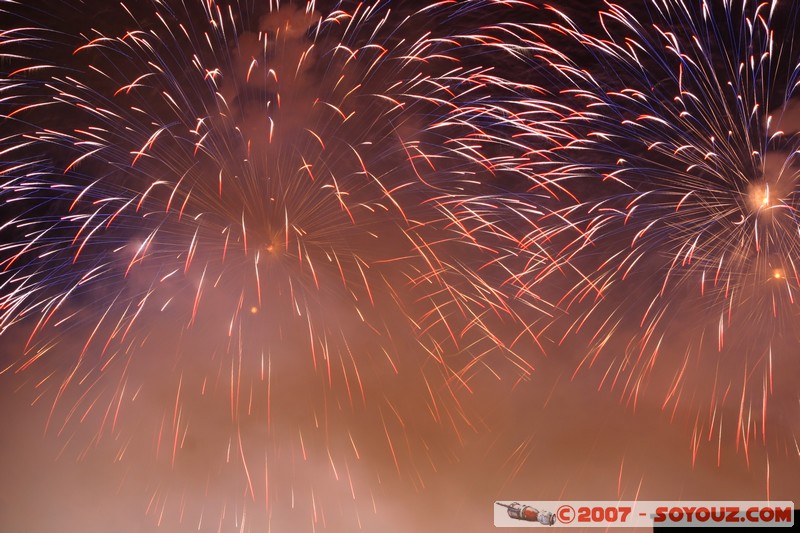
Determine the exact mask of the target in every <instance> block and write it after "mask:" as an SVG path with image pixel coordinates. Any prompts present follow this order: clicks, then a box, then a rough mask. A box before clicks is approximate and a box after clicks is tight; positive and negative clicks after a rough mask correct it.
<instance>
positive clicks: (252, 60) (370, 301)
mask: <svg viewBox="0 0 800 533" xmlns="http://www.w3.org/2000/svg"><path fill="white" fill-rule="evenodd" d="M503 5H504V4H503V3H495V2H483V1H480V2H478V1H476V2H467V3H464V4H461V5H449V4H448V3H442V4H433V5H431V6H429V7H426V8H424V9H422V10H419V11H415V12H409V13H407V14H403V13H394V12H393V11H392V9H390V7H389V5H388V3H383V2H376V3H371V4H358V5H354V6H352V9H350V8H346V7H342V6H340V7H339V8H337V9H334V10H331V11H329V12H327V13H326V14H319V13H318V12H317V10H316V5H315V3H314V2H311V3H309V4H307V5H303V6H299V5H296V4H287V5H285V6H283V7H281V8H280V9H278V8H277V7H275V8H270V9H269V10H266V11H264V12H258V11H257V10H255V9H232V8H231V7H229V6H227V5H224V4H221V3H216V2H197V3H196V4H186V3H181V2H175V3H167V4H164V3H162V2H154V3H153V4H152V5H137V6H135V7H133V6H126V5H120V6H118V7H115V8H114V9H113V10H110V11H108V12H107V22H106V27H105V28H100V29H95V28H92V27H89V26H88V25H87V24H83V23H82V22H80V21H79V20H77V19H78V18H79V17H77V16H76V15H75V14H73V15H72V18H69V17H68V18H67V19H66V20H62V21H60V22H59V21H57V20H51V18H52V17H50V15H49V14H47V13H42V12H40V11H37V10H36V9H32V10H30V11H28V10H26V9H24V8H22V7H18V8H17V7H15V9H14V12H13V13H9V15H11V16H15V17H17V18H18V19H19V20H20V23H19V26H18V27H17V28H15V29H10V30H6V31H5V32H4V33H3V35H2V37H3V41H2V44H1V45H2V50H3V52H4V56H3V58H4V61H6V63H7V64H10V65H11V68H10V69H9V71H8V72H7V73H6V74H5V76H4V79H3V100H2V106H3V107H2V113H3V117H4V123H5V125H7V126H8V129H7V131H8V133H7V134H6V136H5V137H4V139H3V146H2V153H3V159H2V164H3V168H2V173H3V176H4V183H3V186H2V198H3V200H4V215H3V228H2V231H3V232H4V235H5V237H6V238H5V241H6V244H4V245H3V247H2V257H0V261H1V263H0V265H2V274H1V275H2V278H0V288H1V289H2V292H1V293H0V310H2V316H1V317H0V326H2V329H3V332H4V335H6V336H7V338H8V337H9V336H11V335H15V336H16V335H18V334H19V332H21V331H23V330H24V331H25V338H26V341H24V342H23V343H22V344H23V345H24V347H22V348H21V350H22V353H24V356H22V357H19V358H16V360H15V361H14V362H13V363H12V364H10V365H8V366H7V367H6V369H5V371H7V372H15V373H19V374H20V375H23V376H24V375H26V373H28V374H29V375H31V376H34V375H37V374H36V373H35V372H33V370H34V369H35V368H37V367H39V368H42V369H44V370H42V371H41V372H40V374H41V375H42V376H44V377H43V378H41V380H39V378H36V383H37V384H36V386H37V388H40V389H41V390H42V395H41V397H42V398H46V399H47V400H48V401H50V402H51V405H52V407H51V409H50V412H51V416H50V419H49V422H48V425H49V426H51V427H53V428H54V429H53V431H56V432H58V433H59V434H62V433H63V434H65V435H70V434H74V432H73V430H72V429H71V428H73V427H74V426H75V425H77V424H83V423H89V422H90V421H91V422H94V423H95V424H96V427H97V428H98V429H97V430H96V433H95V438H94V439H93V440H92V442H93V443H96V442H99V439H101V438H102V437H105V438H106V439H112V440H113V441H114V442H117V443H118V449H117V454H116V457H115V460H118V461H122V460H123V458H125V457H128V458H130V457H131V456H137V457H138V455H140V454H143V455H146V453H145V452H144V451H142V450H147V452H148V453H150V454H151V455H152V456H154V457H155V458H156V460H157V461H162V462H166V463H167V464H169V467H170V469H172V470H173V471H175V472H178V474H180V475H178V476H175V477H176V478H178V479H181V478H182V479H190V480H191V482H190V483H189V485H196V484H199V485H203V486H206V487H209V486H213V485H214V484H215V483H217V482H218V481H219V480H220V479H223V478H225V477H226V476H231V475H234V474H231V473H230V472H229V470H228V468H226V467H225V465H227V464H233V465H234V467H235V471H236V472H238V474H236V475H238V476H240V479H241V487H242V490H241V494H237V495H234V496H232V497H230V498H222V499H217V500H216V501H215V502H214V503H213V504H208V505H200V506H199V508H191V505H189V504H187V503H186V500H187V498H188V499H191V494H189V492H186V491H187V490H189V491H191V489H186V488H185V487H184V488H183V489H181V488H176V487H175V486H174V484H172V483H170V482H168V481H164V482H163V483H158V484H157V486H155V488H154V489H153V491H152V492H153V493H152V498H151V500H150V505H149V506H148V509H147V511H148V513H149V514H152V515H153V516H155V517H157V518H158V521H159V523H160V522H161V520H162V519H163V517H164V515H165V513H166V514H167V515H169V514H170V513H173V514H175V515H176V516H179V517H180V521H182V522H187V523H188V522H194V523H196V524H199V526H208V527H211V528H215V527H217V526H218V527H222V524H223V522H225V521H226V520H233V521H235V522H236V524H237V525H241V526H242V528H244V527H245V524H246V522H247V521H246V518H245V515H246V514H247V511H246V509H251V511H250V513H251V517H252V514H253V511H252V506H250V507H248V506H247V504H246V503H242V502H251V501H257V502H259V503H263V505H261V506H260V508H261V511H260V512H262V513H263V512H266V513H267V514H268V515H269V520H272V509H273V508H278V509H289V508H294V500H295V491H297V493H298V497H302V498H303V499H305V500H310V501H315V496H314V495H315V492H317V493H318V492H319V491H320V490H321V489H320V487H319V486H316V485H315V483H318V484H323V483H326V482H327V481H313V480H312V478H311V477H310V475H306V474H305V472H306V466H303V465H308V464H313V465H314V467H313V468H311V470H316V469H319V468H324V469H325V471H327V472H328V473H329V474H330V475H329V476H328V477H329V478H330V479H329V480H328V481H330V483H334V484H341V485H342V486H343V487H347V491H348V492H349V493H350V494H352V498H353V500H357V502H358V503H356V504H355V507H356V513H355V517H356V519H358V516H359V514H358V513H359V510H360V511H361V512H364V510H365V509H369V508H372V507H373V505H374V504H373V503H370V496H369V491H368V490H366V489H365V490H363V491H361V490H360V489H358V488H354V482H353V476H351V471H353V470H356V469H357V465H358V464H359V460H361V459H362V458H363V457H365V456H366V457H370V456H374V457H378V456H386V457H391V461H390V462H389V464H390V468H388V473H392V472H394V471H395V470H396V475H398V476H400V477H405V478H408V479H411V480H412V482H414V483H416V484H420V483H422V481H421V480H422V477H423V476H422V473H423V472H424V471H425V470H429V469H431V468H434V469H435V468H436V463H437V462H438V461H439V460H440V459H439V458H440V457H441V456H446V454H447V452H446V451H445V452H443V451H441V450H436V449H435V448H436V447H435V446H433V445H432V444H431V442H432V440H434V439H432V438H431V437H430V435H431V433H432V432H435V431H441V430H442V429H445V430H447V431H450V432H452V433H453V434H455V435H456V436H459V435H460V433H461V432H462V431H464V430H465V429H469V428H472V427H473V426H474V424H475V423H476V422H475V421H473V420H472V417H470V416H467V414H466V413H465V411H464V409H462V406H461V403H460V402H461V399H460V397H461V393H462V392H463V391H465V390H467V391H468V390H470V387H471V382H473V381H474V380H476V379H477V378H478V376H481V375H484V374H486V375H488V376H490V377H492V379H494V377H500V376H501V375H502V374H505V373H506V371H507V370H508V369H512V370H513V375H515V376H520V375H521V376H525V375H527V374H529V373H530V371H531V370H532V366H531V363H530V362H529V361H528V359H527V358H526V357H522V356H520V355H519V354H518V353H517V352H518V350H517V348H518V347H519V346H523V347H524V348H525V352H526V353H530V352H531V350H532V349H535V346H536V342H535V340H536V339H535V336H534V335H533V334H532V333H531V328H530V325H531V324H533V323H534V322H535V321H536V320H537V318H538V317H545V316H547V309H548V307H547V305H545V304H544V303H543V302H541V301H539V300H535V299H534V300H531V301H530V303H525V302H523V301H515V300H514V299H513V298H512V292H511V285H509V286H508V287H505V286H504V285H503V284H502V283H501V281H502V280H503V279H505V278H506V277H507V273H508V271H509V268H510V265H513V262H514V261H516V260H518V259H517V258H518V253H517V247H518V242H517V240H516V239H515V237H514V236H513V234H512V232H511V231H510V230H509V227H508V225H509V223H508V213H512V212H513V213H515V216H520V217H521V218H523V215H524V217H533V216H536V215H537V212H536V209H535V208H534V207H531V206H530V205H529V204H525V205H521V204H515V203H514V202H509V201H507V200H503V199H500V198H499V196H498V192H502V189H501V188H500V187H501V185H502V183H503V180H504V179H509V177H512V178H514V179H518V178H519V176H525V175H527V171H526V170H525V168H524V167H525V162H526V161H527V156H526V155H525V154H526V151H527V149H528V148H527V147H525V146H522V145H519V144H517V142H516V141H515V140H513V134H512V132H514V131H516V130H518V129H519V128H520V127H523V126H521V123H520V119H519V117H518V116H517V115H516V114H515V111H516V110H518V109H522V108H523V107H524V105H525V104H523V103H522V102H523V101H524V100H525V98H526V97H525V96H524V95H525V94H529V93H530V92H532V91H536V90H538V89H537V88H535V87H533V86H531V85H527V84H525V83H522V82H515V81H513V80H509V79H505V78H501V77H498V76H497V75H496V74H495V73H494V72H493V70H492V62H493V61H515V60H516V55H515V52H514V51H513V50H511V49H508V48H506V47H504V46H502V43H504V38H505V37H506V35H507V33H508V32H509V29H510V28H511V27H510V26H503V25H500V26H492V25H486V26H485V27H477V26H476V27H475V28H474V29H473V30H471V31H467V32H464V33H462V34H455V35H454V34H450V33H446V32H445V31H444V28H446V27H447V26H448V25H447V21H448V20H450V21H452V20H466V19H468V18H470V17H476V16H478V15H479V14H480V13H481V12H487V10H488V9H490V8H491V9H492V11H491V13H492V14H493V16H494V15H495V14H496V13H498V12H501V11H502V9H500V8H501V6H503ZM61 7H62V8H63V9H64V10H65V12H69V11H70V10H69V9H67V8H66V7H65V6H61ZM517 8H520V6H517ZM503 9H510V8H509V7H504V8H503ZM495 10H497V11H495ZM73 18H74V20H73ZM31 20H33V21H36V22H35V23H30V21H31ZM43 20H44V21H47V22H42V21H43ZM489 51H491V52H492V54H488V53H487V52H489ZM507 205H514V206H515V209H514V210H513V211H510V210H508V209H507V208H506V206H507ZM501 208H502V209H504V211H503V214H498V210H499V209H501ZM502 221H505V222H503V223H501V222H502ZM526 261H530V259H526ZM518 306H520V307H521V309H520V308H518ZM520 310H524V311H525V313H526V319H525V321H524V323H523V322H522V321H521V320H520V319H519V312H520ZM508 324H516V327H512V328H508V327H506V325H508ZM509 332H511V333H510V334H509ZM57 352H58V353H60V355H58V356H55V353H57ZM487 371H488V372H487ZM164 405H167V406H168V407H167V408H164ZM153 411H155V412H157V414H156V415H154V416H149V415H148V416H145V413H152V412H153ZM416 412H427V413H429V415H430V416H429V417H428V419H429V421H428V422H426V423H421V424H417V423H416V422H414V423H412V422H411V421H410V420H409V418H408V415H409V413H416ZM134 428H135V431H134ZM70 438H71V437H70ZM91 446H92V444H91V443H90V444H89V445H87V446H83V447H82V449H81V452H80V453H79V457H80V456H83V455H84V454H85V453H88V451H89V450H90V448H91ZM79 447H80V446H79ZM129 460H130V459H129ZM138 461H142V462H143V463H146V461H145V460H144V459H143V458H142V457H138V459H137V462H138ZM309 468H310V467H309ZM276 472H277V473H278V474H277V475H282V474H286V475H287V476H289V477H291V475H290V474H291V472H295V476H294V478H295V479H296V481H295V482H293V483H292V484H291V486H290V487H288V488H287V487H286V486H283V487H281V489H280V490H279V489H276V488H275V487H272V488H270V483H269V480H270V478H271V476H275V475H276ZM297 472H300V474H298V473H297ZM386 474H387V472H380V471H379V469H378V471H377V472H376V473H374V474H373V475H375V476H377V479H378V480H380V478H381V476H382V475H384V476H385V475H386ZM198 479H199V481H198ZM326 479H327V478H326ZM195 482H197V483H195ZM176 494H178V496H176ZM357 495H358V496H360V498H357ZM205 498H208V499H209V501H210V499H211V496H209V491H208V488H207V489H206V493H205ZM199 499H200V500H201V501H202V500H203V498H199ZM176 500H177V501H180V502H182V503H180V504H177V505H175V504H174V503H173V502H174V501H176ZM220 500H221V502H222V503H220ZM362 501H364V502H365V503H363V504H362V503H361V502H362ZM289 502H291V505H290V504H289ZM232 509H235V510H232ZM332 514H336V513H333V512H332V511H329V510H328V511H326V510H325V506H324V504H323V502H316V503H315V505H314V509H313V513H311V515H310V517H308V522H305V523H309V522H310V523H312V524H322V525H329V524H328V522H330V521H335V520H336V519H335V518H333V517H332ZM210 517H213V518H210ZM252 520H253V519H252V518H250V521H251V523H252ZM276 520H278V521H280V520H281V519H276ZM342 520H346V519H344V518H342Z"/></svg>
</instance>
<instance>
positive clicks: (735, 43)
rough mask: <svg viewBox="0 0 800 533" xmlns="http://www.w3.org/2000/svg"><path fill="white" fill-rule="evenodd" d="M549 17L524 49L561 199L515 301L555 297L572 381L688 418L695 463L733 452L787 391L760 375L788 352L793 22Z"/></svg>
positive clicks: (761, 433)
mask: <svg viewBox="0 0 800 533" xmlns="http://www.w3.org/2000/svg"><path fill="white" fill-rule="evenodd" d="M551 11H552V13H553V14H554V15H555V16H556V17H557V19H558V20H557V21H556V22H553V23H552V24H547V25H546V24H542V25H535V26H531V28H530V30H531V35H533V36H534V37H531V38H530V44H529V46H528V50H529V53H530V55H531V56H532V57H534V58H535V59H534V61H535V63H536V65H537V68H538V69H539V72H542V73H546V77H547V78H548V79H549V80H550V82H551V83H545V85H547V86H548V87H550V88H551V90H552V93H551V94H553V98H552V104H551V105H552V110H553V116H554V117H556V116H557V117H558V123H559V124H560V126H561V128H562V133H563V136H562V138H561V145H560V146H559V147H556V148H553V149H552V150H550V151H549V153H548V155H549V156H551V160H550V161H549V162H548V164H550V165H551V167H550V169H549V171H548V176H549V177H550V181H551V182H552V183H553V184H558V185H559V187H561V188H563V189H564V190H568V191H570V194H562V200H561V201H560V202H559V204H557V205H555V206H554V207H553V208H552V210H551V212H550V214H548V215H547V216H546V217H545V219H544V220H543V221H542V222H541V223H542V224H544V225H548V227H549V229H548V230H545V232H546V233H547V234H548V242H549V243H550V244H551V245H552V246H553V247H554V248H557V249H558V250H559V252H557V253H554V255H556V256H558V257H559V259H558V260H556V261H554V262H553V264H552V266H551V267H550V268H547V269H538V270H537V271H536V272H532V273H531V275H530V276H529V277H528V279H530V280H531V281H530V285H531V286H537V285H538V284H540V283H544V284H547V283H551V284H553V285H556V286H558V285H561V284H562V283H563V285H561V286H563V287H564V290H563V294H562V296H561V298H560V305H561V306H562V307H563V308H564V309H565V310H566V311H567V321H566V322H565V323H566V324H567V327H566V328H565V329H564V330H562V331H566V332H567V334H566V335H565V336H564V337H563V338H562V342H569V341H568V340H567V339H568V336H569V334H570V333H581V334H582V333H584V332H588V338H589V339H590V340H589V345H590V346H591V349H590V350H589V351H588V353H587V354H586V356H585V357H583V358H582V360H580V362H579V364H578V365H577V366H578V368H586V367H588V366H592V365H594V364H596V363H599V362H600V361H604V362H605V363H604V364H602V363H601V366H603V367H604V368H603V370H602V371H601V372H602V373H603V383H604V384H605V385H607V386H610V387H611V388H614V389H617V390H619V391H621V395H622V396H623V398H625V399H626V401H629V402H631V403H632V404H634V405H635V403H636V402H637V399H638V398H639V397H640V394H641V393H642V392H643V391H644V390H645V389H646V388H647V387H650V388H656V389H659V390H662V391H663V394H664V396H663V402H662V408H663V409H665V410H667V411H669V412H672V413H673V415H674V413H675V412H676V410H677V409H679V406H689V407H690V411H691V412H693V413H698V412H699V413H702V414H698V415H696V416H695V414H692V415H690V418H691V421H690V424H693V427H694V437H693V438H692V449H693V453H696V452H697V449H698V447H699V445H700V443H701V442H706V441H711V442H712V443H713V446H714V448H716V450H717V453H718V454H719V451H720V449H719V447H720V446H721V445H722V443H723V442H727V441H728V440H729V439H734V438H735V440H736V443H737V447H739V448H740V449H742V447H743V448H744V450H745V452H746V451H747V448H748V445H749V443H750V442H751V441H753V440H756V439H757V440H758V441H764V439H766V434H767V427H766V426H767V418H768V414H767V412H768V410H767V404H768V398H770V397H773V395H774V394H777V395H778V397H784V399H785V394H784V393H783V392H780V391H784V392H785V391H791V390H792V389H793V387H794V383H793V382H792V381H791V380H789V381H784V380H781V379H780V378H779V377H778V376H777V375H776V370H775V369H776V368H779V367H780V366H779V365H781V364H784V365H789V366H790V367H791V365H792V357H790V356H791V353H790V352H791V347H792V346H793V345H795V344H796V342H797V337H796V334H795V324H796V321H797V304H796V300H797V291H798V288H800V278H799V277H798V266H800V265H798V264H797V252H798V245H799V244H800V240H798V221H797V208H798V199H799V197H798V185H800V184H798V177H800V167H798V159H797V157H798V141H799V140H800V136H798V134H797V131H798V125H800V122H799V121H798V115H797V106H796V104H795V100H794V98H795V96H796V92H797V86H798V74H800V63H799V62H798V48H797V45H796V43H795V42H794V41H792V36H793V35H794V34H793V29H794V25H793V22H792V21H794V20H795V18H796V15H797V12H796V7H793V6H791V5H786V6H784V5H781V4H779V3H777V2H760V3H759V2H741V3H734V2H720V3H714V2H702V3H699V4H697V5H695V4H691V5H688V4H685V3H682V2H672V1H653V2H648V3H646V5H645V6H644V7H643V8H642V9H640V10H638V11H637V13H636V14H634V13H632V12H631V11H628V10H626V8H624V7H622V6H620V5H608V6H607V9H606V10H605V11H602V12H601V13H600V14H599V18H598V19H597V22H598V30H597V31H595V32H585V31H584V30H583V29H581V27H580V25H579V24H578V23H576V22H574V21H573V20H572V19H571V18H570V17H569V15H568V14H565V13H561V12H559V11H557V10H555V9H552V10H551ZM779 21H781V22H779ZM534 41H536V42H534ZM556 43H558V44H556ZM536 130H537V124H536V123H532V124H531V131H532V132H535V131H536ZM537 186H538V185H537ZM547 220H549V222H546V221H547ZM551 274H552V276H551ZM562 276H563V277H562ZM562 280H566V281H562ZM601 354H604V356H605V357H601ZM676 354H680V355H676ZM787 357H788V359H787ZM779 389H780V391H779ZM726 411H729V412H735V414H734V416H735V419H734V420H730V421H729V420H726V418H727V417H726V416H723V413H724V412H726ZM779 411H780V409H779ZM723 420H725V423H724V425H723ZM781 431H782V430H781ZM723 434H724V435H727V438H726V437H724V436H723ZM789 441H791V438H790V439H789ZM781 447H782V445H781Z"/></svg>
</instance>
